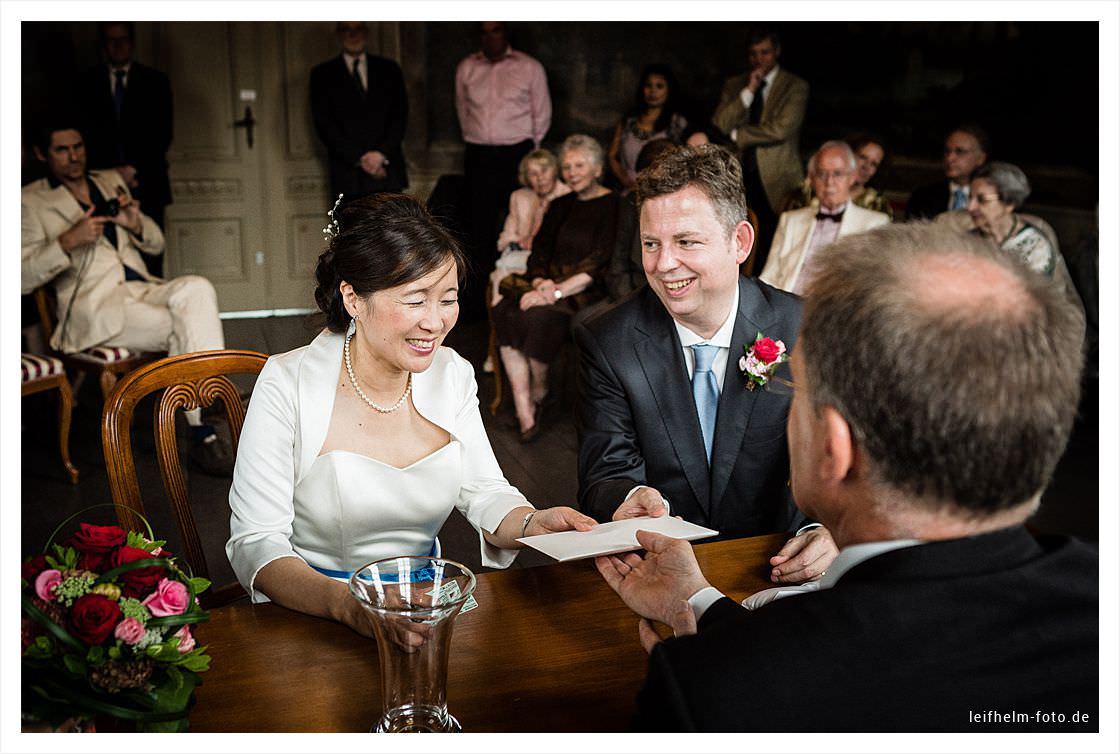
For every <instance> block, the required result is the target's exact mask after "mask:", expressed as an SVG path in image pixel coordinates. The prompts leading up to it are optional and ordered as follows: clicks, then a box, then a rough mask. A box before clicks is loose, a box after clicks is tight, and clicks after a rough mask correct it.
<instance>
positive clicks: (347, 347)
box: [342, 330, 412, 414]
mask: <svg viewBox="0 0 1120 754" xmlns="http://www.w3.org/2000/svg"><path fill="white" fill-rule="evenodd" d="M354 332H355V331H354V330H351V331H350V332H348V333H346V344H345V345H344V346H343V347H342V355H343V357H344V359H345V361H346V374H348V375H349V376H350V384H351V385H352V386H353V388H354V391H355V392H356V393H357V394H358V397H359V398H361V399H362V400H363V401H365V402H366V403H367V404H369V407H370V408H372V409H373V410H374V411H377V412H378V413H382V414H391V413H393V412H394V411H396V410H397V409H398V408H400V407H401V406H403V405H404V402H405V401H406V400H408V395H409V393H411V392H412V372H409V373H408V382H407V383H406V384H405V386H404V395H402V396H401V397H400V400H398V401H397V402H396V403H394V404H393V405H392V406H390V407H389V408H385V407H384V406H380V405H378V404H376V403H374V402H373V401H371V400H370V399H369V396H368V395H366V394H365V391H363V390H362V388H361V387H359V386H358V380H356V379H355V378H354V367H353V366H351V364H350V339H351V338H353V337H354Z"/></svg>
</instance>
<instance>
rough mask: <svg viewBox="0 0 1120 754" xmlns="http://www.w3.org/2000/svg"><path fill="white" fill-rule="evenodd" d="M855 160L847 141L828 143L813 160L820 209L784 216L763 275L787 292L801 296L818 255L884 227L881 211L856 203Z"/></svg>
mask: <svg viewBox="0 0 1120 754" xmlns="http://www.w3.org/2000/svg"><path fill="white" fill-rule="evenodd" d="M855 179H856V156H855V154H854V153H853V152H852V148H851V147H850V146H848V144H847V143H846V142H843V141H826V142H825V143H824V144H822V145H821V148H820V149H818V150H817V151H816V153H814V154H813V156H812V157H810V158H809V183H810V185H811V186H812V187H813V195H814V196H815V197H816V198H817V202H818V204H819V205H820V206H818V207H813V206H808V207H802V208H801V209H795V210H791V211H789V212H783V213H782V216H781V218H780V219H779V220H778V230H777V232H776V233H775V234H774V244H773V245H772V246H771V247H770V256H769V257H767V259H766V266H765V267H764V268H763V269H762V274H761V275H760V276H759V277H761V278H762V280H763V281H765V282H767V283H769V284H770V285H772V286H774V287H775V288H781V289H782V290H783V291H790V292H792V293H797V294H801V292H802V291H804V290H805V285H806V283H807V282H808V280H809V278H810V277H811V276H812V272H813V268H814V266H815V265H816V263H817V260H818V259H819V257H820V252H821V250H822V249H824V248H825V247H826V246H828V245H829V244H831V243H832V242H834V241H835V240H836V239H838V238H843V237H844V236H850V235H852V234H853V233H862V232H863V231H865V230H870V229H871V228H875V227H878V226H880V225H885V224H887V223H889V222H890V218H889V217H887V216H886V215H885V214H883V213H882V212H875V211H874V210H870V209H864V208H863V207H858V206H856V205H855V204H853V203H852V202H851V201H850V199H851V194H852V185H853V184H854V183H855Z"/></svg>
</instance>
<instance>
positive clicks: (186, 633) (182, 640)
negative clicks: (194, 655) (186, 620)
mask: <svg viewBox="0 0 1120 754" xmlns="http://www.w3.org/2000/svg"><path fill="white" fill-rule="evenodd" d="M172 636H178V637H179V654H182V655H185V654H186V653H187V652H190V651H191V650H192V649H194V645H195V640H194V637H193V636H191V627H190V626H183V627H182V628H180V629H179V630H178V631H176V632H175V633H173V634H172Z"/></svg>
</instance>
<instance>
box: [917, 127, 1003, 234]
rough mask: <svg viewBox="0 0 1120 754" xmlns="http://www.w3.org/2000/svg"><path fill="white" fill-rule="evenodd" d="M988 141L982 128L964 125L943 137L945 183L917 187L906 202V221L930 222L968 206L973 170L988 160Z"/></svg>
mask: <svg viewBox="0 0 1120 754" xmlns="http://www.w3.org/2000/svg"><path fill="white" fill-rule="evenodd" d="M991 151H992V144H991V140H990V139H989V138H988V134H987V133H986V132H985V131H984V129H982V128H980V127H979V126H976V125H963V126H960V127H959V128H956V129H953V131H951V132H950V133H949V135H948V136H946V137H945V154H944V161H943V166H944V168H945V180H941V181H937V182H936V183H930V184H927V185H925V186H919V187H918V188H916V189H914V191H913V192H912V193H911V194H910V199H909V200H908V201H907V202H906V219H907V220H932V219H933V218H935V217H937V216H938V215H940V214H941V213H942V212H949V211H951V210H955V209H966V208H967V207H968V192H969V179H970V177H971V176H972V171H973V170H976V168H978V167H980V166H981V165H983V164H984V163H985V162H987V161H988V154H989V153H990V152H991Z"/></svg>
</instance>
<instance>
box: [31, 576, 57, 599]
mask: <svg viewBox="0 0 1120 754" xmlns="http://www.w3.org/2000/svg"><path fill="white" fill-rule="evenodd" d="M61 583H62V574H61V573H60V572H59V571H57V570H56V569H54V568H48V569H47V570H45V571H43V572H42V573H40V574H39V575H38V576H36V577H35V594H37V595H38V596H39V599H41V600H44V601H46V602H50V601H51V600H53V599H54V588H55V587H56V586H58V585H59V584H61Z"/></svg>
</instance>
